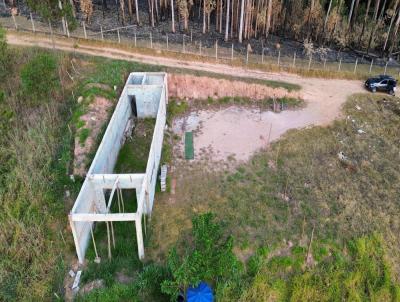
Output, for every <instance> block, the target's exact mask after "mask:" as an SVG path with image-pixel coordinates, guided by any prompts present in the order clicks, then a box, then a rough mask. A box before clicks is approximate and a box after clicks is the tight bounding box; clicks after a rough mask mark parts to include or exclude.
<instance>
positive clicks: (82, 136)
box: [79, 128, 90, 146]
mask: <svg viewBox="0 0 400 302" xmlns="http://www.w3.org/2000/svg"><path fill="white" fill-rule="evenodd" d="M89 135H90V129H89V128H83V129H80V130H79V143H80V144H81V145H82V146H83V145H84V144H85V141H86V140H87V138H88V137H89Z"/></svg>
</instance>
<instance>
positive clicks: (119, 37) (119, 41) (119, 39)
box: [117, 28, 121, 43]
mask: <svg viewBox="0 0 400 302" xmlns="http://www.w3.org/2000/svg"><path fill="white" fill-rule="evenodd" d="M117 35H118V43H121V36H120V35H119V28H117Z"/></svg>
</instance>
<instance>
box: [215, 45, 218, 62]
mask: <svg viewBox="0 0 400 302" xmlns="http://www.w3.org/2000/svg"><path fill="white" fill-rule="evenodd" d="M215 60H216V61H218V40H215Z"/></svg>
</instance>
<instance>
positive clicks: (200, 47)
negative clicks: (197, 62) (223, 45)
mask: <svg viewBox="0 0 400 302" xmlns="http://www.w3.org/2000/svg"><path fill="white" fill-rule="evenodd" d="M200 55H201V41H200Z"/></svg>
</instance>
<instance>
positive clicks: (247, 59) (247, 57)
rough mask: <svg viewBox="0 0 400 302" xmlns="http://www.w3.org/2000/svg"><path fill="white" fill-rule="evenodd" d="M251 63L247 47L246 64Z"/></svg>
mask: <svg viewBox="0 0 400 302" xmlns="http://www.w3.org/2000/svg"><path fill="white" fill-rule="evenodd" d="M248 63H249V47H248V46H247V47H246V65H247V64H248Z"/></svg>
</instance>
